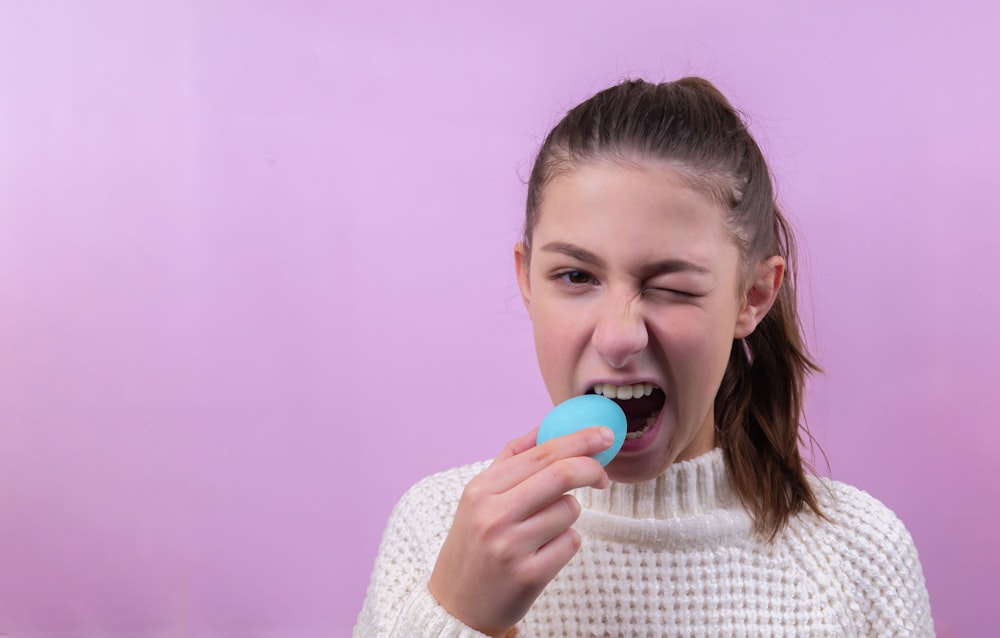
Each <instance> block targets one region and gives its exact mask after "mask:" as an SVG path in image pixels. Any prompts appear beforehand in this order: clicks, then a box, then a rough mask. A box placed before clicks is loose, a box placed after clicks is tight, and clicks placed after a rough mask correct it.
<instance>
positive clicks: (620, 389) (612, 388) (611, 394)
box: [594, 383, 656, 399]
mask: <svg viewBox="0 0 1000 638" xmlns="http://www.w3.org/2000/svg"><path fill="white" fill-rule="evenodd" d="M655 387H656V386H655V385H653V384H652V383H636V384H634V385H613V384H611V383H598V384H597V385H595V386H594V394H603V395H604V396H606V397H607V398H609V399H639V398H641V397H648V396H649V395H651V394H653V388H655Z"/></svg>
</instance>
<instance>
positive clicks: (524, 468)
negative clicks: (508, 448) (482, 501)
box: [490, 426, 614, 493]
mask: <svg viewBox="0 0 1000 638" xmlns="http://www.w3.org/2000/svg"><path fill="white" fill-rule="evenodd" d="M613 441H614V434H613V433H612V432H611V430H610V429H609V428H606V427H603V426H595V427H589V428H584V429H582V430H579V431H578V432H574V433H572V434H567V435H565V436H560V437H556V438H554V439H551V440H549V441H546V442H545V443H542V444H541V445H536V446H534V447H530V448H528V449H526V450H524V451H523V452H521V453H520V454H516V455H514V456H511V457H510V458H507V459H504V460H503V462H502V463H495V464H494V465H493V466H491V468H490V469H491V470H493V469H494V468H496V469H495V470H494V471H495V472H496V474H497V476H496V477H494V479H493V480H494V481H495V483H494V484H493V488H494V489H495V490H497V493H501V492H506V491H507V490H509V489H511V488H513V487H515V486H517V485H520V484H521V483H522V482H524V481H525V480H527V479H528V477H530V476H533V475H535V474H537V473H538V472H539V471H541V470H542V469H543V468H545V467H548V466H549V465H552V464H553V463H555V462H557V461H561V460H563V459H568V458H573V457H577V456H581V457H587V456H592V455H594V454H597V453H598V452H601V451H602V450H606V449H608V447H610V446H611V443H612V442H613ZM598 465H599V464H598ZM588 484H589V483H584V484H583V485H588ZM574 487H580V486H579V485H575V486H574Z"/></svg>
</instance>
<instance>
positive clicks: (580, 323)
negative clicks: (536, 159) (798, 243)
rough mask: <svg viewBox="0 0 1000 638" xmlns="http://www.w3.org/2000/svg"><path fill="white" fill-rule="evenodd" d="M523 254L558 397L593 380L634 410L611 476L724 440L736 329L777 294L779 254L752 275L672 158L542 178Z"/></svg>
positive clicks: (539, 338)
mask: <svg viewBox="0 0 1000 638" xmlns="http://www.w3.org/2000/svg"><path fill="white" fill-rule="evenodd" d="M515 261H516V264H517V272H518V284H519V286H520V289H521V295H522V297H523V299H524V303H525V306H526V307H527V308H528V313H529V315H530V317H531V320H532V324H533V327H534V335H535V349H536V352H537V355H538V362H539V367H540V368H541V372H542V377H543V378H544V380H545V385H546V387H547V388H548V391H549V395H550V396H551V398H552V401H553V402H554V403H560V402H562V401H564V400H566V399H568V398H570V397H573V396H577V395H580V394H586V393H589V392H595V391H596V392H598V393H602V394H604V395H605V396H612V397H617V399H618V400H617V402H618V404H619V405H621V406H622V408H623V410H624V411H625V414H626V416H627V417H628V423H629V435H628V437H627V439H626V441H625V445H624V446H623V447H622V450H621V452H620V453H619V454H618V456H617V457H616V458H615V460H614V461H612V462H611V464H610V465H608V468H607V470H608V473H609V475H610V477H611V478H612V479H613V480H617V481H624V482H638V481H644V480H649V479H652V478H655V477H656V476H659V475H660V474H662V473H663V471H664V470H666V469H667V467H668V466H669V465H670V464H671V463H673V462H674V461H678V460H684V459H689V458H693V457H695V456H698V455H700V454H703V453H705V452H708V451H709V450H711V449H712V448H713V447H714V446H715V415H714V409H713V403H714V399H715V395H716V392H717V391H718V389H719V385H720V383H721V381H722V376H723V373H724V372H725V370H726V365H727V362H728V359H729V353H730V350H731V348H732V347H733V339H734V338H742V337H744V336H746V335H747V334H749V333H750V332H751V331H752V330H753V328H754V327H755V326H756V324H757V322H758V321H759V320H760V318H761V317H762V316H763V314H764V313H765V312H766V311H767V309H768V308H769V307H770V305H771V303H772V302H773V299H774V295H775V294H776V292H777V287H778V285H779V284H780V281H781V274H782V271H783V262H782V261H781V258H780V257H772V258H771V259H769V260H768V261H767V262H765V263H764V264H761V266H760V267H759V268H758V269H757V271H756V273H755V275H754V277H755V278H756V279H755V280H754V281H749V282H746V283H745V282H744V281H743V279H742V277H741V269H740V252H739V249H738V248H737V246H736V244H735V242H734V241H733V240H732V238H731V237H730V235H729V233H728V231H727V228H726V226H725V211H724V210H723V208H722V207H721V206H720V205H719V204H717V203H715V202H714V201H713V200H712V199H710V198H709V197H707V196H705V195H703V194H701V193H700V192H698V191H696V190H693V189H692V188H690V187H688V186H686V185H685V184H684V183H683V182H682V181H681V180H680V178H679V177H678V174H677V172H676V171H675V169H673V168H671V167H669V166H668V165H665V164H654V163H645V164H638V163H637V164H629V165H622V164H617V163H610V162H607V163H594V164H587V165H584V166H581V167H578V168H575V169H573V170H571V171H570V172H568V173H565V174H563V175H561V176H559V177H557V178H555V179H554V180H553V181H552V182H551V183H550V184H549V185H548V186H547V187H546V189H545V192H544V193H543V195H542V204H541V209H540V211H539V218H538V222H537V224H536V225H535V228H534V230H533V238H532V248H531V254H530V255H526V254H525V247H524V246H523V245H519V246H518V247H517V248H516V249H515ZM651 387H652V389H651V391H650V388H651ZM630 397H631V398H630Z"/></svg>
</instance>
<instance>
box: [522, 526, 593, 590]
mask: <svg viewBox="0 0 1000 638" xmlns="http://www.w3.org/2000/svg"><path fill="white" fill-rule="evenodd" d="M581 545H582V540H581V538H580V533H579V532H577V531H576V530H575V529H573V528H572V527H570V528H569V529H567V530H566V531H564V532H563V533H562V534H559V535H558V536H556V537H555V538H553V539H552V540H551V541H549V542H548V543H546V544H545V545H543V546H541V547H539V548H538V551H537V552H535V555H534V556H532V557H531V558H529V559H528V560H527V561H525V563H524V566H523V568H522V569H524V571H525V572H526V574H527V575H528V576H529V577H531V578H534V579H537V582H543V583H549V582H551V581H552V579H553V578H555V577H556V574H558V573H559V570H561V569H562V568H563V567H565V566H566V563H568V562H569V561H570V560H571V559H572V558H573V557H574V556H575V555H576V553H577V552H578V551H580V546H581Z"/></svg>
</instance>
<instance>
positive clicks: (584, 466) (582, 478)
mask: <svg viewBox="0 0 1000 638" xmlns="http://www.w3.org/2000/svg"><path fill="white" fill-rule="evenodd" d="M607 481H608V474H607V472H605V471H604V468H603V467H601V464H600V463H599V462H597V461H596V460H594V459H592V458H590V457H586V456H574V457H570V458H568V459H560V460H559V461H557V462H555V463H552V464H551V465H548V466H546V467H544V468H542V469H541V470H539V471H538V472H536V473H535V474H533V475H531V476H529V477H528V478H527V479H525V480H524V481H522V482H521V483H520V484H519V485H517V486H515V487H513V488H511V489H510V490H508V491H506V492H505V493H503V494H502V495H500V498H501V499H502V500H501V507H504V508H507V511H508V516H509V517H510V518H509V520H514V521H525V520H527V519H528V518H530V517H531V516H532V515H534V514H535V513H536V512H539V511H540V510H542V509H544V508H546V507H548V506H549V505H550V504H551V503H553V502H555V501H557V500H558V499H559V497H560V496H562V495H564V494H566V492H569V491H570V490H575V489H576V488H578V487H586V486H593V487H604V486H605V484H606V483H607Z"/></svg>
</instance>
